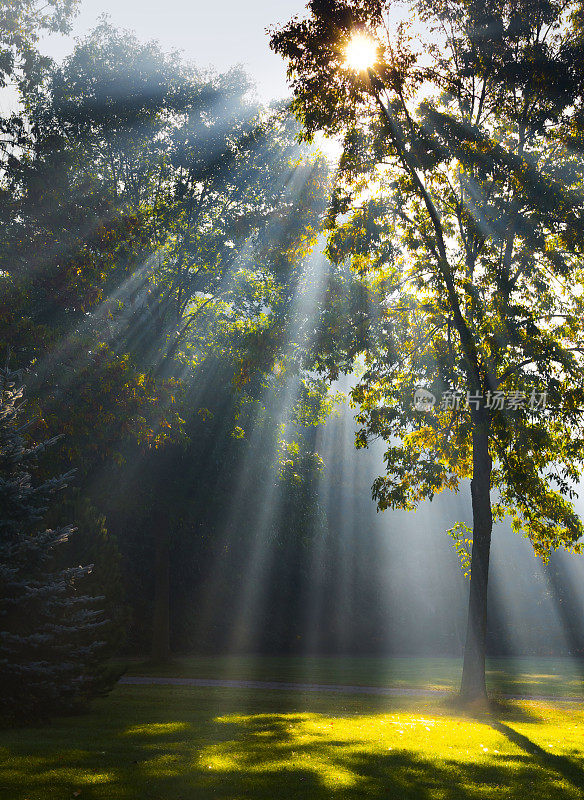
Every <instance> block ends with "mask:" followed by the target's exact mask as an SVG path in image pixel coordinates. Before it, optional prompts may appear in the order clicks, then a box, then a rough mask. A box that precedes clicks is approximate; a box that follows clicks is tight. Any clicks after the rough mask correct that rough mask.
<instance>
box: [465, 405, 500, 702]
mask: <svg viewBox="0 0 584 800" xmlns="http://www.w3.org/2000/svg"><path fill="white" fill-rule="evenodd" d="M487 414H488V412H485V411H484V410H481V412H478V414H477V417H478V418H477V419H476V420H475V426H474V429H473V478H472V481H471V484H470V487H471V494H472V517H473V541H472V565H471V580H470V593H469V603H468V623H467V629H466V644H465V648H464V662H463V667H462V684H461V687H460V694H461V697H462V698H463V699H464V700H468V701H471V700H486V699H487V686H486V681H485V655H486V640H487V588H488V583H489V557H490V553H491V533H492V530H493V514H492V509H491V469H492V464H491V458H490V456H489V428H490V424H489V419H488V416H487Z"/></svg>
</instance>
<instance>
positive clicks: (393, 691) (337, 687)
mask: <svg viewBox="0 0 584 800" xmlns="http://www.w3.org/2000/svg"><path fill="white" fill-rule="evenodd" d="M119 682H120V683H123V684H128V685H132V686H196V687H202V688H207V689H270V690H272V691H273V690H275V691H284V692H326V693H331V692H332V693H335V694H367V695H382V696H386V697H447V696H448V695H449V694H451V693H452V692H451V691H449V690H447V689H416V688H407V689H406V688H399V687H389V686H348V685H344V684H337V683H332V684H331V683H284V682H280V681H242V680H229V679H213V678H157V677H147V676H141V675H136V676H131V677H124V678H121V679H120V681H119ZM498 696H499V697H504V698H506V699H509V700H544V701H549V702H558V703H581V702H582V698H581V697H554V696H553V695H520V694H500V695H498Z"/></svg>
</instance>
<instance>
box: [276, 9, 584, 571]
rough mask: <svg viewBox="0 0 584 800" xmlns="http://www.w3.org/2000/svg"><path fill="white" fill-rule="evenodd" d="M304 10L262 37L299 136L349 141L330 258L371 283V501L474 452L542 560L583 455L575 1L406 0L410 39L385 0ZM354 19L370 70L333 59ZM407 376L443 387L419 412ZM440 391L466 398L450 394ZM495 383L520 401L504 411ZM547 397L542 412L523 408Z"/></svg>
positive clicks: (365, 425)
mask: <svg viewBox="0 0 584 800" xmlns="http://www.w3.org/2000/svg"><path fill="white" fill-rule="evenodd" d="M309 9H310V15H309V17H308V18H307V19H304V20H298V19H295V20H293V21H291V22H290V23H288V24H287V25H285V26H283V27H282V28H281V29H279V30H276V31H274V32H273V36H272V47H273V48H274V50H275V51H276V52H278V53H281V54H282V55H283V56H284V57H285V58H286V59H287V61H288V74H289V77H290V81H291V86H292V89H293V91H294V101H293V103H294V107H295V109H296V111H297V112H298V114H299V116H300V119H301V120H302V122H303V124H304V127H305V131H306V135H307V136H308V137H311V136H312V135H313V134H314V133H316V132H317V131H323V132H324V133H326V134H329V135H330V134H342V135H343V137H344V144H345V146H344V154H343V156H342V158H341V162H340V168H339V172H338V175H337V187H336V190H335V193H334V198H333V203H332V206H331V210H330V213H329V218H328V225H329V227H330V237H329V254H330V256H331V258H333V259H334V260H335V261H336V262H337V263H339V264H350V265H351V266H352V268H353V269H354V270H355V271H356V272H357V273H358V274H359V275H360V276H362V277H363V278H367V279H368V283H369V286H370V291H371V292H372V293H376V294H377V297H378V301H377V308H375V304H372V308H371V311H373V310H374V311H375V313H370V314H369V317H368V320H369V323H370V324H369V325H368V326H367V327H366V328H365V329H363V328H361V329H360V334H361V341H360V344H359V341H358V340H357V341H356V342H355V344H354V345H353V354H355V353H358V352H359V351H361V352H363V354H364V361H365V369H364V371H363V375H362V379H361V381H360V382H359V384H358V385H357V386H356V388H355V390H354V392H353V400H354V402H355V404H356V405H357V406H358V408H359V415H358V421H359V422H360V424H361V426H362V427H361V431H360V432H359V434H358V436H357V444H358V445H360V446H366V445H367V443H368V442H369V441H370V440H371V439H375V438H378V437H381V438H383V439H385V440H386V441H387V442H388V448H387V450H386V454H385V462H386V470H387V474H386V475H384V476H381V477H380V478H379V479H378V480H377V481H376V482H375V484H374V488H373V491H374V497H375V498H376V500H377V502H378V505H379V507H380V508H388V507H397V508H412V507H414V506H415V505H416V504H417V503H418V502H419V501H420V500H423V499H427V498H429V499H431V498H432V497H433V496H434V495H435V494H436V493H438V492H440V491H442V490H444V489H450V490H457V489H458V487H459V485H460V481H461V480H462V479H465V478H470V477H472V476H473V474H475V475H476V466H477V463H479V464H482V468H483V469H484V470H486V472H487V474H488V481H489V484H490V487H491V488H492V489H496V490H497V494H498V498H499V499H498V500H497V501H496V502H495V503H494V505H493V512H494V516H495V518H497V519H499V518H501V517H503V516H504V515H505V514H509V515H510V516H511V518H512V524H513V527H514V528H515V529H516V530H520V531H523V532H524V533H525V534H526V535H528V536H529V537H530V539H531V541H532V543H533V546H534V548H535V550H536V552H538V553H539V554H541V555H544V556H545V554H546V553H547V552H548V551H549V550H550V549H552V548H555V547H558V546H561V545H564V546H567V547H569V548H571V547H573V546H574V545H576V542H577V541H578V540H579V538H580V537H581V536H582V534H583V533H584V528H583V527H582V522H581V520H580V518H579V517H578V515H577V514H576V513H575V511H574V508H573V505H572V503H571V500H572V498H573V486H574V485H575V483H576V482H577V481H578V478H579V475H580V472H581V469H582V466H583V458H582V453H583V452H584V429H583V427H582V414H581V408H582V403H583V402H584V396H583V394H582V389H581V376H582V370H583V367H584V363H583V360H582V344H581V343H582V328H581V320H582V299H581V295H580V293H579V292H575V291H573V287H574V286H576V285H578V284H580V283H581V280H582V271H581V252H582V245H583V242H582V240H581V238H580V234H581V231H582V225H581V220H582V218H583V216H584V206H583V203H582V193H581V191H580V187H581V182H582V180H583V178H584V164H583V161H582V158H581V155H580V152H579V151H576V150H575V149H574V147H572V146H571V145H570V144H569V143H568V139H567V137H568V135H569V131H573V130H575V127H577V125H578V122H577V120H578V119H579V116H578V115H579V113H580V111H579V109H580V108H581V105H582V95H581V85H580V79H579V78H577V77H576V75H575V73H574V72H573V69H574V63H575V59H577V57H578V56H577V54H576V51H577V48H578V46H579V45H578V44H577V43H578V41H579V38H578V37H579V36H580V33H579V32H578V28H577V27H576V26H575V25H574V26H573V27H570V26H569V25H567V24H566V21H567V20H568V18H569V15H570V13H572V12H574V13H576V9H577V4H570V5H569V6H568V7H567V6H565V5H564V4H560V3H556V2H546V3H544V4H543V6H542V5H541V4H538V5H537V6H533V5H531V4H529V3H525V4H524V5H521V7H520V8H518V7H517V4H515V3H513V4H506V3H505V4H503V5H501V4H499V3H494V4H489V3H487V4H486V5H485V4H481V5H480V7H475V6H473V5H472V4H471V6H466V5H464V4H462V3H459V2H457V0H445V2H441V3H438V4H435V3H429V2H424V1H422V2H419V3H413V4H412V5H411V12H412V13H415V14H417V15H419V17H420V18H421V19H422V20H423V22H424V26H425V28H426V30H427V32H428V35H427V36H421V40H420V42H418V43H416V45H415V46H414V44H413V43H412V41H411V39H410V38H409V32H408V30H407V26H406V24H405V23H404V24H402V25H401V27H399V28H398V30H397V32H396V33H395V35H393V34H391V33H390V32H389V31H390V30H391V29H390V27H384V25H383V24H382V23H383V20H384V19H385V17H386V16H388V15H391V10H390V7H389V4H385V3H378V2H371V3H344V2H330V3H328V2H327V3H316V2H314V3H311V4H310V5H309ZM575 18H577V14H576V17H575ZM575 18H573V19H575ZM519 20H520V21H521V24H519ZM544 20H545V22H544ZM356 30H365V31H366V32H367V33H368V34H369V35H370V36H372V37H375V39H376V42H377V45H378V62H377V64H376V65H375V67H374V69H373V71H372V72H371V73H369V74H368V73H366V72H365V73H360V74H354V73H352V72H351V71H350V70H349V69H347V68H346V67H345V65H344V57H343V54H344V48H345V46H346V44H347V42H348V39H349V37H350V35H351V34H352V33H353V32H355V31H356ZM416 48H418V49H419V50H420V53H421V54H422V55H423V58H420V59H418V58H417V53H416ZM356 319H357V318H356V317H355V315H352V316H350V317H349V330H351V328H352V329H353V331H355V330H357V331H359V328H355V327H354V326H355V320H356ZM352 335H354V334H352ZM345 353H346V351H345ZM340 357H341V359H342V361H341V363H343V362H344V363H345V364H346V363H347V360H346V355H342V354H341V356H340ZM331 360H334V359H331V358H330V357H329V362H330V361H331ZM323 363H324V364H326V363H327V362H326V360H325V359H323ZM417 387H423V388H425V389H427V390H429V391H431V392H433V393H434V394H435V396H436V397H437V398H438V402H437V404H436V406H435V407H434V408H433V409H432V410H431V411H429V412H428V413H425V412H423V411H420V410H417V409H416V407H415V405H414V402H413V401H414V392H415V390H416V388H417ZM448 391H450V392H452V391H454V392H457V393H458V395H459V396H461V397H463V398H465V397H466V396H467V392H468V393H469V394H470V395H471V396H473V397H478V398H479V400H478V401H477V402H475V403H474V405H473V404H469V406H466V404H465V403H464V402H463V403H460V404H459V405H457V404H455V405H454V406H452V407H449V406H448V404H441V402H440V400H441V398H442V396H443V395H444V393H445V392H448ZM496 392H501V393H505V394H506V395H507V396H514V395H515V396H518V393H519V395H520V394H521V393H523V394H524V395H525V398H526V402H524V403H523V405H521V404H519V405H517V404H516V405H511V406H507V407H506V408H500V407H498V406H497V404H496V403H494V402H493V398H494V396H495V393H496ZM542 392H547V407H545V408H544V407H542V406H541V405H540V406H538V407H535V408H530V407H529V404H528V402H527V399H528V398H530V397H531V396H532V394H535V395H537V394H538V393H542ZM479 433H480V435H483V434H484V435H485V436H486V439H487V440H488V448H487V449H485V448H484V447H483V450H484V452H483V453H482V454H481V455H479V454H478V453H479V451H478V450H477V449H476V442H477V436H478V435H479ZM487 450H488V452H487ZM473 452H474V457H475V461H474V463H473ZM477 458H478V462H477V461H476V459H477ZM491 461H492V464H493V468H492V472H491V466H490V462H491ZM475 521H476V520H475ZM484 522H485V524H487V523H488V520H487V519H486V518H485V520H484ZM578 547H579V546H578V545H576V549H578Z"/></svg>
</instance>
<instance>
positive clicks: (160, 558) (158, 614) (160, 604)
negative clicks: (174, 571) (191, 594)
mask: <svg viewBox="0 0 584 800" xmlns="http://www.w3.org/2000/svg"><path fill="white" fill-rule="evenodd" d="M154 524H155V525H156V563H155V565H154V570H155V575H154V582H155V583H154V619H153V626H152V660H153V661H154V662H155V663H158V664H164V663H166V662H168V661H169V660H170V551H169V542H168V530H167V528H166V524H165V521H164V520H163V519H161V518H160V516H159V515H156V516H155V519H154Z"/></svg>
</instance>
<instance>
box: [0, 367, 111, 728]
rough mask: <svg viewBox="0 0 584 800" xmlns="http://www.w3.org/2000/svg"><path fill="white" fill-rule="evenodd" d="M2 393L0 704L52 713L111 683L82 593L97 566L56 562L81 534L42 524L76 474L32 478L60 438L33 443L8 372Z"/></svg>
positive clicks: (98, 627)
mask: <svg viewBox="0 0 584 800" xmlns="http://www.w3.org/2000/svg"><path fill="white" fill-rule="evenodd" d="M0 391H1V395H0V396H1V404H0V500H1V503H0V506H1V508H2V512H1V515H0V597H1V600H0V615H1V617H2V630H1V632H0V676H1V685H2V689H1V692H0V707H1V709H2V715H3V716H5V717H9V718H13V719H32V718H45V717H47V716H49V715H51V714H54V713H62V712H64V711H68V710H70V709H72V708H75V707H76V706H78V705H79V704H80V703H82V702H83V701H85V700H86V699H87V698H89V697H91V696H92V695H93V694H94V693H96V692H97V691H100V690H101V689H103V688H104V685H102V680H101V676H100V675H99V671H100V662H101V659H102V658H103V655H102V653H103V645H104V642H103V641H102V640H101V633H102V628H103V626H104V620H103V612H102V611H101V610H100V609H99V608H97V607H96V600H95V598H91V597H89V596H88V595H84V594H81V592H80V584H81V582H82V579H83V578H84V577H85V576H86V575H87V574H88V573H89V572H90V571H91V567H72V566H67V567H66V568H55V566H54V557H55V555H56V554H57V553H58V550H59V548H60V547H61V546H63V545H64V544H65V543H66V542H67V541H68V540H69V537H71V536H72V535H74V531H73V530H72V529H71V528H70V527H61V528H56V529H54V530H50V529H49V530H44V531H42V530H41V531H39V530H38V528H37V526H38V524H39V523H40V521H41V520H42V518H43V516H44V514H45V512H46V510H47V508H48V503H49V502H50V498H51V497H52V496H54V495H55V494H56V493H57V492H59V491H61V490H62V489H64V488H65V487H66V485H67V483H68V482H69V480H70V479H71V473H69V474H64V475H61V476H59V477H57V478H52V479H49V480H47V481H45V482H43V483H41V484H37V485H34V484H33V483H32V480H31V475H30V472H29V470H30V469H31V468H32V467H33V465H34V461H35V460H36V459H37V457H38V456H39V455H40V454H41V453H42V452H43V451H44V449H45V448H46V447H48V446H50V444H52V442H51V441H47V442H44V443H43V444H40V445H36V446H27V445H26V444H25V440H24V431H25V429H26V425H25V424H24V423H23V422H22V413H23V404H22V387H19V385H18V376H17V375H16V374H14V373H11V372H10V371H9V370H8V369H4V370H2V372H1V373H0Z"/></svg>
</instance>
